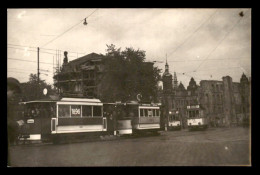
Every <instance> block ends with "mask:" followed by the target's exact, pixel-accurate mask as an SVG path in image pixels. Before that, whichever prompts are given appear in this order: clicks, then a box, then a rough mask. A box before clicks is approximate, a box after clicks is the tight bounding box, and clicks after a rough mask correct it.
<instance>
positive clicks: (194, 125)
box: [186, 105, 208, 130]
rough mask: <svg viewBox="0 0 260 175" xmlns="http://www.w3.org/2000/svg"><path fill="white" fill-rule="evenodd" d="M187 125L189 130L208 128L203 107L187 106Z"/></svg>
mask: <svg viewBox="0 0 260 175" xmlns="http://www.w3.org/2000/svg"><path fill="white" fill-rule="evenodd" d="M186 112H187V113H186V114H187V125H188V128H189V130H193V129H206V128H208V118H207V116H206V114H205V109H204V108H203V107H202V106H201V105H191V106H187V111H186Z"/></svg>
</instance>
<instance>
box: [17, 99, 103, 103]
mask: <svg viewBox="0 0 260 175" xmlns="http://www.w3.org/2000/svg"><path fill="white" fill-rule="evenodd" d="M55 102H89V103H101V101H100V100H99V99H87V98H62V99H60V100H58V99H51V98H46V99H39V100H33V101H26V102H20V104H28V103H55Z"/></svg>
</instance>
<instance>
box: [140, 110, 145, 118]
mask: <svg viewBox="0 0 260 175" xmlns="http://www.w3.org/2000/svg"><path fill="white" fill-rule="evenodd" d="M140 116H141V117H144V116H145V114H144V110H143V109H140Z"/></svg>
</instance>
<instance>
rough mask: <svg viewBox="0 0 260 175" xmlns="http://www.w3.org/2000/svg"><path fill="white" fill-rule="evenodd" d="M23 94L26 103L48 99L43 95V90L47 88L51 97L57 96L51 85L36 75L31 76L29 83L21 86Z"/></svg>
mask: <svg viewBox="0 0 260 175" xmlns="http://www.w3.org/2000/svg"><path fill="white" fill-rule="evenodd" d="M21 88H22V93H23V96H24V98H25V100H26V101H30V100H36V99H42V98H46V96H45V95H44V94H43V89H44V88H46V89H47V91H48V93H47V96H49V95H55V94H56V92H55V90H54V89H52V87H51V85H49V84H47V83H46V82H45V81H44V80H41V79H40V80H39V86H38V77H37V75H36V74H30V76H29V81H28V82H26V83H22V84H21Z"/></svg>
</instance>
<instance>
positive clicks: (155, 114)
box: [153, 109, 157, 117]
mask: <svg viewBox="0 0 260 175" xmlns="http://www.w3.org/2000/svg"><path fill="white" fill-rule="evenodd" d="M153 116H154V117H156V116H157V113H156V109H153Z"/></svg>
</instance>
